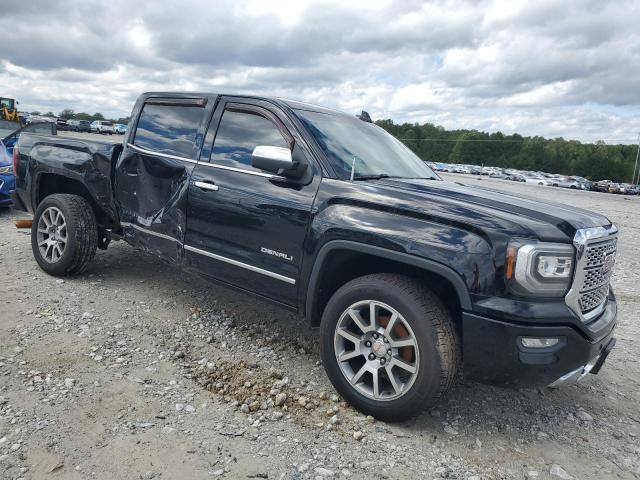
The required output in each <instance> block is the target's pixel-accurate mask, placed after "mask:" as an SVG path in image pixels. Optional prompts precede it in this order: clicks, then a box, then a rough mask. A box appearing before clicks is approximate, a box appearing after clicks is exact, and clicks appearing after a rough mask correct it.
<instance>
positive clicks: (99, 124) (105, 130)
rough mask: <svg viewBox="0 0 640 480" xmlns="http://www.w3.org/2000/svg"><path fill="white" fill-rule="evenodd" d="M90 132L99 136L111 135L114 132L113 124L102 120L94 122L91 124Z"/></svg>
mask: <svg viewBox="0 0 640 480" xmlns="http://www.w3.org/2000/svg"><path fill="white" fill-rule="evenodd" d="M91 131H92V132H96V133H101V134H109V135H113V134H114V133H116V132H115V130H114V129H113V123H111V122H106V121H104V120H95V121H94V122H92V123H91Z"/></svg>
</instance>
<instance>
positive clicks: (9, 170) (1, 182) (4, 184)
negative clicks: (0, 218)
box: [0, 120, 58, 207]
mask: <svg viewBox="0 0 640 480" xmlns="http://www.w3.org/2000/svg"><path fill="white" fill-rule="evenodd" d="M16 126H17V127H18V128H16ZM22 132H30V133H44V134H47V135H56V134H57V133H58V127H57V125H56V124H55V123H52V122H40V123H30V124H28V125H25V126H22V125H20V124H18V123H16V122H5V121H3V120H0V207H8V206H9V205H11V203H12V199H11V194H12V193H13V190H14V188H15V176H14V173H13V147H14V146H15V145H16V143H18V138H20V134H21V133H22Z"/></svg>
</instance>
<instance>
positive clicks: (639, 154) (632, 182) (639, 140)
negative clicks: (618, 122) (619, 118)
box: [631, 133, 640, 185]
mask: <svg viewBox="0 0 640 480" xmlns="http://www.w3.org/2000/svg"><path fill="white" fill-rule="evenodd" d="M638 156H640V133H638V150H637V151H636V163H635V165H634V166H633V177H631V184H632V185H633V184H637V183H638V182H640V172H638V180H636V168H638Z"/></svg>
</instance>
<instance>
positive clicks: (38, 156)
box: [14, 93, 617, 420]
mask: <svg viewBox="0 0 640 480" xmlns="http://www.w3.org/2000/svg"><path fill="white" fill-rule="evenodd" d="M368 120H369V119H368V116H367V115H362V116H360V117H356V116H351V115H347V114H343V113H340V112H336V111H333V110H329V109H325V108H322V107H318V106H314V105H308V104H304V103H298V102H294V101H285V100H280V99H275V98H263V97H252V96H227V95H215V94H187V93H179V94H178V93H146V94H143V95H142V96H141V97H140V98H139V99H138V101H137V103H136V105H135V108H134V110H133V114H132V116H131V121H130V123H129V127H128V130H127V134H126V135H125V138H124V141H123V142H122V143H121V144H111V143H104V142H98V141H87V140H78V139H74V138H71V137H67V138H65V137H54V136H47V135H37V134H28V133H27V134H24V135H22V136H21V137H20V139H19V141H18V147H17V148H16V150H15V152H14V153H15V155H14V163H15V174H16V177H17V184H16V190H15V195H14V199H15V203H16V205H17V206H18V207H19V208H21V209H23V210H25V211H29V212H33V215H34V220H33V226H32V235H31V242H32V247H33V254H34V256H35V259H36V261H37V262H38V264H39V265H40V267H41V268H42V269H44V270H45V271H46V272H48V273H50V274H52V275H70V274H76V273H79V272H81V271H82V270H83V269H84V268H85V267H86V266H87V263H88V262H89V261H90V260H91V259H92V258H93V256H94V254H95V251H96V248H102V249H104V248H107V246H108V244H109V242H110V241H113V240H124V241H126V242H127V243H129V244H131V245H133V246H135V247H138V248H140V249H142V250H145V251H147V252H151V253H153V254H155V255H157V256H159V257H161V258H162V259H164V260H167V261H169V262H171V263H174V264H176V265H179V266H181V267H183V268H186V269H188V270H191V271H194V272H198V273H200V274H203V275H205V276H206V277H209V278H211V279H213V280H215V281H218V282H221V283H223V284H225V285H228V286H231V287H233V288H236V289H239V290H242V291H244V292H248V293H252V294H255V295H258V296H259V297H261V298H264V299H268V300H270V301H273V302H276V303H278V304H280V305H281V306H283V307H285V308H287V309H290V310H293V311H295V312H298V313H299V314H300V316H301V317H304V318H306V320H307V321H308V322H309V324H310V325H311V326H319V327H320V337H319V342H320V352H321V356H322V361H323V364H324V366H325V369H326V372H327V374H328V376H329V378H330V379H331V382H332V383H333V385H334V386H335V388H336V389H337V390H338V392H339V393H340V394H342V395H343V397H344V398H345V399H347V400H348V401H349V402H350V403H351V404H352V405H354V406H355V407H356V408H358V409H360V410H361V411H363V412H366V413H369V414H371V415H373V416H375V417H377V418H381V419H386V420H398V419H402V418H407V417H410V416H412V415H414V414H416V413H418V412H419V411H420V410H421V409H422V408H423V407H425V406H427V405H429V404H433V402H435V401H436V400H437V399H438V398H439V397H441V396H442V395H443V393H445V392H446V391H447V389H449V387H450V386H451V385H452V384H453V383H454V382H455V381H456V379H457V378H459V377H460V374H462V373H464V375H465V376H467V377H468V378H471V379H476V380H479V381H483V382H489V383H496V384H502V385H505V384H506V385H516V386H527V385H550V386H553V387H555V386H559V385H561V384H563V383H566V382H569V381H575V380H576V379H578V378H580V377H582V376H583V375H585V374H586V373H588V372H591V373H597V371H598V370H599V369H600V367H601V366H602V364H603V362H604V360H605V358H606V357H607V355H608V354H609V352H610V350H611V348H612V347H613V345H614V343H615V339H614V338H613V330H614V327H615V324H616V314H617V307H616V300H615V297H614V295H613V292H612V291H611V289H610V286H609V280H610V276H611V269H612V267H613V263H614V261H615V252H616V241H617V228H616V227H615V226H614V225H613V224H612V223H611V222H610V221H609V220H608V219H607V218H605V217H603V216H602V215H598V214H595V213H591V212H587V211H584V210H579V209H575V208H570V207H567V206H565V205H559V204H555V203H547V202H540V201H537V200H532V199H527V198H523V197H520V196H514V195H507V194H504V193H500V192H497V191H494V190H490V189H487V188H478V187H469V186H465V185H463V184H461V183H457V182H455V183H453V182H446V181H442V180H441V179H440V178H439V177H438V175H436V174H435V173H434V172H433V171H432V170H431V169H429V167H428V166H427V165H426V164H425V162H423V161H422V160H420V159H419V158H418V157H416V156H415V155H414V154H413V153H412V152H411V151H410V150H409V149H408V148H406V147H405V146H404V145H403V144H402V143H401V142H400V141H398V140H396V139H395V138H393V137H392V136H390V135H389V134H387V133H386V132H385V131H384V130H382V129H381V128H379V127H377V126H376V125H375V124H372V123H371V122H370V121H368Z"/></svg>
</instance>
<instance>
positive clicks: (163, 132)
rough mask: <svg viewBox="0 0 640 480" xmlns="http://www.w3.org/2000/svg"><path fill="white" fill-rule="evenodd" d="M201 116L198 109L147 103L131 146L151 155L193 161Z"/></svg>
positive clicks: (201, 110)
mask: <svg viewBox="0 0 640 480" xmlns="http://www.w3.org/2000/svg"><path fill="white" fill-rule="evenodd" d="M203 113H204V109H203V108H202V107H200V106H191V105H189V106H186V105H166V104H151V103H147V104H145V106H144V108H143V109H142V113H140V118H139V119H138V126H137V128H136V133H135V138H134V141H133V143H134V145H136V146H138V147H140V148H145V149H147V150H152V151H154V152H159V153H165V154H168V155H176V156H179V157H186V158H192V157H193V155H194V151H195V146H196V135H197V133H198V127H199V126H200V122H201V121H202V117H203Z"/></svg>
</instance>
